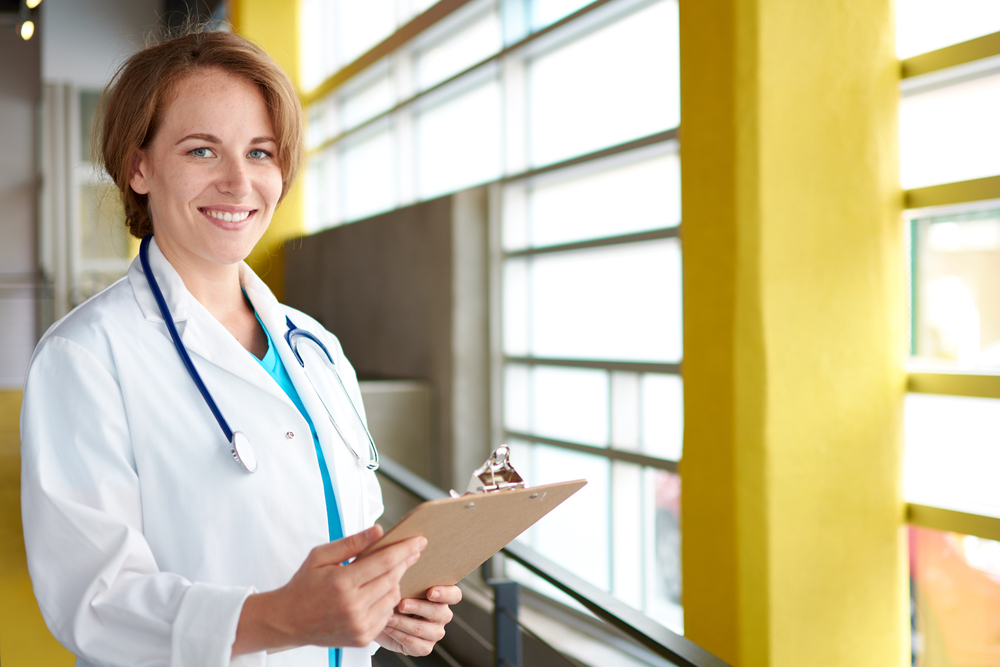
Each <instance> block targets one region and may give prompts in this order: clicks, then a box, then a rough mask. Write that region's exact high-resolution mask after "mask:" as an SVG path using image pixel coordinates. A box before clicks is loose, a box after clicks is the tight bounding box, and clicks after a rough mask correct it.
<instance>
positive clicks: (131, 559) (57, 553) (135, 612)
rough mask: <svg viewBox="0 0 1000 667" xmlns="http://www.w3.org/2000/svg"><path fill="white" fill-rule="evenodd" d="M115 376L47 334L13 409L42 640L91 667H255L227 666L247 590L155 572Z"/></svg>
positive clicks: (256, 659) (257, 657)
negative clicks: (45, 633)
mask: <svg viewBox="0 0 1000 667" xmlns="http://www.w3.org/2000/svg"><path fill="white" fill-rule="evenodd" d="M114 373H115V371H114V369H113V368H108V367H107V366H106V365H103V364H102V363H100V361H99V360H98V359H97V357H95V356H94V354H92V353H91V352H90V351H88V350H87V349H85V348H84V347H82V346H80V345H79V344H77V343H75V342H73V341H71V340H68V339H65V338H59V337H54V336H50V337H47V338H46V339H45V340H44V341H43V342H42V343H41V345H40V346H39V348H38V350H37V351H36V353H35V356H34V357H33V359H32V363H31V366H30V368H29V371H28V377H27V380H26V383H25V390H24V401H23V405H22V412H21V441H22V444H21V460H22V464H21V466H22V467H21V508H22V519H23V524H24V540H25V547H26V550H27V556H28V569H29V572H30V575H31V580H32V585H33V587H34V591H35V596H36V597H37V599H38V604H39V607H40V609H41V611H42V616H43V617H44V619H45V622H46V624H47V625H48V627H49V630H50V631H51V632H52V634H53V635H54V636H55V637H56V638H57V639H58V640H59V641H60V642H61V643H62V644H63V645H64V646H65V647H66V648H67V649H69V650H70V651H71V652H73V653H74V654H76V655H77V656H79V657H80V658H82V659H83V660H84V661H85V662H87V663H88V664H91V665H107V666H112V665H122V666H126V665H128V666H131V665H164V666H170V667H182V666H187V665H192V666H195V665H197V666H198V667H216V666H219V667H221V666H224V665H237V664H239V665H252V664H260V665H263V664H264V661H265V656H264V654H263V653H260V654H254V655H253V656H244V657H242V658H239V659H237V660H232V661H231V660H230V650H231V647H232V643H233V641H234V639H235V636H236V626H237V624H238V622H239V617H240V613H241V611H242V608H243V602H244V601H245V600H246V598H247V596H248V595H250V594H251V593H252V592H253V589H251V588H244V587H227V586H216V585H209V584H203V583H194V582H191V581H188V580H186V579H185V578H184V577H181V576H180V575H177V574H173V573H169V572H160V571H159V569H158V568H157V564H156V560H155V558H154V556H153V553H152V551H151V549H150V547H149V544H148V543H147V542H146V540H145V538H144V536H143V525H142V506H141V496H140V484H139V477H138V475H137V473H136V465H135V459H134V456H133V453H132V445H131V440H130V436H129V424H128V419H127V416H126V411H125V407H124V403H123V400H122V394H121V388H120V385H119V383H118V380H117V378H116V376H115V374H114Z"/></svg>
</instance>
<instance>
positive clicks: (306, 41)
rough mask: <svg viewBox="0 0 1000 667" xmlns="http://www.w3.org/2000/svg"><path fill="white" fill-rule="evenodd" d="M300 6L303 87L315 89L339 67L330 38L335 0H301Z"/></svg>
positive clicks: (300, 51) (300, 56)
mask: <svg viewBox="0 0 1000 667" xmlns="http://www.w3.org/2000/svg"><path fill="white" fill-rule="evenodd" d="M301 2H302V4H301V6H300V9H299V62H300V72H301V77H302V87H303V88H304V89H305V90H312V89H313V88H315V87H316V86H318V85H319V84H320V83H322V82H323V79H325V78H326V77H328V76H330V75H331V74H333V72H334V71H335V70H336V69H337V61H336V53H335V51H334V48H333V41H334V40H331V39H330V29H331V27H332V26H333V24H334V19H333V17H334V11H335V10H334V0H301Z"/></svg>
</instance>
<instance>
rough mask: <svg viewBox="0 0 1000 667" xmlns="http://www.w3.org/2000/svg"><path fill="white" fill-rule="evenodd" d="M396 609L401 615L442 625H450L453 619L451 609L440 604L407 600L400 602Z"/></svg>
mask: <svg viewBox="0 0 1000 667" xmlns="http://www.w3.org/2000/svg"><path fill="white" fill-rule="evenodd" d="M396 609H397V610H398V611H399V613H400V614H406V615H409V616H420V617H421V618H425V619H427V620H428V621H434V622H435V623H441V624H442V625H444V624H446V623H449V622H450V621H451V618H452V611H451V608H450V607H449V606H448V605H446V604H442V603H440V602H428V601H426V600H415V599H411V598H407V599H406V600H403V601H402V602H400V603H399V604H398V605H397V606H396Z"/></svg>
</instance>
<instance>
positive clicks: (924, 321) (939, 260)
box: [910, 209, 1000, 370]
mask: <svg viewBox="0 0 1000 667" xmlns="http://www.w3.org/2000/svg"><path fill="white" fill-rule="evenodd" d="M912 229H913V237H912V240H911V243H912V247H913V258H914V261H913V271H914V275H913V279H912V280H911V281H910V284H911V285H912V289H913V290H914V294H913V297H914V302H915V307H914V312H913V316H914V318H915V321H914V326H913V343H914V344H913V354H914V357H915V358H917V359H918V360H919V361H920V362H921V363H922V364H928V363H930V364H935V365H941V366H949V367H952V368H955V367H959V368H966V369H976V370H979V369H988V368H992V369H994V370H996V369H1000V210H996V209H994V210H988V211H983V212H981V213H967V214H963V215H955V216H942V217H938V218H933V219H926V220H919V221H915V222H914V223H913V225H912Z"/></svg>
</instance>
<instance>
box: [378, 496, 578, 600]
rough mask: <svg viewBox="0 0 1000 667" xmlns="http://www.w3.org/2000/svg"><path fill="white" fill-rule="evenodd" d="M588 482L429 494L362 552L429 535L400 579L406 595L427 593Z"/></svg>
mask: <svg viewBox="0 0 1000 667" xmlns="http://www.w3.org/2000/svg"><path fill="white" fill-rule="evenodd" d="M586 483H587V480H585V479H578V480H575V481H572V482H559V483H558V484H545V485H543V486H532V487H528V488H523V489H514V490H506V491H492V492H489V493H472V494H467V495H464V496H459V497H457V498H442V499H441V500H429V501H427V502H425V503H421V504H420V505H417V506H416V507H415V508H413V510H411V511H410V513H409V514H407V515H406V516H405V517H403V518H402V520H400V522H399V523H397V524H396V525H395V526H394V527H393V528H392V530H390V531H389V532H388V533H386V534H385V535H383V536H382V539H380V540H379V541H378V542H376V543H375V544H373V545H371V546H370V547H368V548H367V549H365V551H364V552H363V553H362V554H361V555H362V556H364V555H365V554H369V553H371V552H373V551H377V550H379V549H381V548H383V547H387V546H389V545H390V544H395V543H396V542H401V541H402V540H405V539H408V538H411V537H417V536H423V537H425V538H427V546H426V547H425V548H424V550H423V552H422V553H421V554H420V560H418V561H417V563H416V564H415V565H413V567H411V568H410V569H409V570H407V571H406V574H404V575H403V579H402V580H401V581H400V583H399V588H400V593H401V594H402V597H404V598H426V597H427V589H429V588H430V587H431V586H451V585H454V584H457V583H458V582H459V581H461V580H462V579H463V578H464V577H465V575H467V574H469V573H470V572H472V571H473V570H474V569H476V568H477V567H479V566H480V565H482V564H483V563H485V562H486V560H487V559H488V558H489V557H490V556H492V555H493V554H495V553H496V552H498V551H500V549H503V548H504V547H505V546H507V544H509V543H510V542H511V541H512V540H513V539H514V538H516V537H517V536H518V535H520V534H521V533H523V532H524V531H525V530H527V529H528V528H529V527H531V526H532V525H533V524H534V523H535V522H536V521H538V520H539V519H541V518H542V517H543V516H545V515H546V514H548V513H549V512H551V511H552V510H554V509H555V508H556V507H557V506H558V505H559V504H560V503H562V502H563V501H564V500H566V499H567V498H569V497H570V496H571V495H573V494H574V493H576V492H577V491H579V490H580V489H581V488H583V486H584V485H585V484H586Z"/></svg>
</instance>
